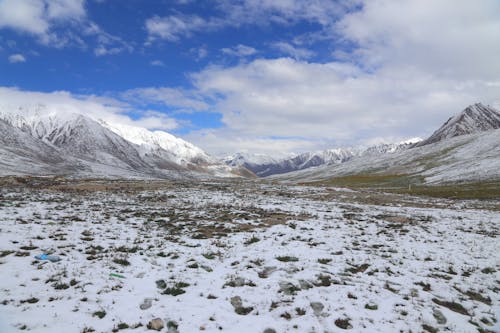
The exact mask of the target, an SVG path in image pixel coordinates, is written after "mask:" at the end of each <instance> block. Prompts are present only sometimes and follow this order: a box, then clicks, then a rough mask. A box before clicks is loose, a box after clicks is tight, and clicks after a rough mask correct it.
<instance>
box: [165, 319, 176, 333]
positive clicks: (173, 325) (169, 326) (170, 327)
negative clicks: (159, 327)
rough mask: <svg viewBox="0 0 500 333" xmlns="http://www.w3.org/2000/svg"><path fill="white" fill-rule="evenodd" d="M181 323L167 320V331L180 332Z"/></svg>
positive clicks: (168, 332)
mask: <svg viewBox="0 0 500 333" xmlns="http://www.w3.org/2000/svg"><path fill="white" fill-rule="evenodd" d="M178 328H179V324H177V322H176V321H173V320H169V321H168V322H167V333H179V331H178Z"/></svg>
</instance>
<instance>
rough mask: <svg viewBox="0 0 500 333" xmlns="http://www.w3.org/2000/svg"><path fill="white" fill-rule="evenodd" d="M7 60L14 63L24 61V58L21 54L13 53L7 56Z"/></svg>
mask: <svg viewBox="0 0 500 333" xmlns="http://www.w3.org/2000/svg"><path fill="white" fill-rule="evenodd" d="M9 62H10V63H11V64H15V63H18V62H26V58H25V57H24V56H23V55H22V54H13V55H11V56H9Z"/></svg>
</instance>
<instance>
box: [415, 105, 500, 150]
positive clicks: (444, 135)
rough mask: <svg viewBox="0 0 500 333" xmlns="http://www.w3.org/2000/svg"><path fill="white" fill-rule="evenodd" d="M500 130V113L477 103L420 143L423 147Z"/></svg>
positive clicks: (449, 120)
mask: <svg viewBox="0 0 500 333" xmlns="http://www.w3.org/2000/svg"><path fill="white" fill-rule="evenodd" d="M499 128H500V111H498V110H496V109H494V108H492V107H491V106H485V105H483V104H481V103H476V104H473V105H470V106H468V107H467V108H465V109H464V110H463V111H462V112H461V113H459V114H457V115H456V116H454V117H451V118H450V119H448V121H446V122H445V123H444V124H443V126H441V127H440V128H439V129H438V130H437V131H435V132H434V133H433V134H432V135H431V136H430V137H429V138H427V139H426V140H423V141H421V142H419V143H418V145H419V146H423V145H426V144H429V143H435V142H438V141H442V140H445V139H450V138H453V137H456V136H460V135H466V134H474V133H478V132H484V131H489V130H494V129H499Z"/></svg>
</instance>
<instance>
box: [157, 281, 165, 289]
mask: <svg viewBox="0 0 500 333" xmlns="http://www.w3.org/2000/svg"><path fill="white" fill-rule="evenodd" d="M156 287H157V288H159V289H165V288H167V283H166V282H165V280H158V281H156Z"/></svg>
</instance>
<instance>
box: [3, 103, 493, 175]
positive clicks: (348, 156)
mask: <svg viewBox="0 0 500 333" xmlns="http://www.w3.org/2000/svg"><path fill="white" fill-rule="evenodd" d="M499 129H500V112H499V111H497V110H495V109H494V108H492V107H490V106H485V105H483V104H480V103H478V104H474V105H471V106H469V107H467V108H465V109H464V110H463V111H462V112H461V113H459V114H458V115H456V116H454V117H451V118H450V119H448V121H446V122H445V123H444V124H443V125H442V126H441V127H440V128H439V129H438V130H436V131H435V132H434V133H433V134H432V135H431V136H430V137H429V138H427V139H425V140H421V139H418V138H416V139H410V140H407V141H404V142H400V143H393V144H380V145H375V146H372V147H368V148H337V149H328V150H324V151H319V152H308V153H302V154H293V155H286V156H282V157H273V156H268V155H262V154H242V153H239V154H235V155H233V156H230V157H227V158H224V159H223V160H222V161H220V160H217V159H216V158H214V157H211V156H209V155H208V154H206V153H205V152H204V151H203V150H202V149H200V148H198V147H196V146H194V145H193V144H191V143H189V142H186V141H184V140H182V139H180V138H177V137H175V136H173V135H171V134H169V133H166V132H164V131H150V130H148V129H145V128H140V127H134V126H128V125H123V124H115V123H111V122H109V121H105V120H102V119H96V118H92V117H89V116H86V115H83V114H80V113H64V112H61V111H58V110H57V109H54V108H49V107H47V106H45V105H43V104H26V105H22V106H15V107H12V106H9V107H7V106H0V176H6V175H37V176H45V175H63V176H68V177H91V178H94V177H124V178H168V179H169V178H195V179H200V178H211V177H240V176H243V177H255V175H257V176H260V177H271V178H272V179H282V180H294V181H316V180H319V179H327V178H330V177H337V176H345V175H351V174H371V173H375V174H377V173H384V172H385V173H387V172H390V173H395V174H401V173H405V174H412V175H418V176H419V177H420V178H419V179H422V177H424V178H425V181H428V182H434V181H437V182H444V181H446V180H447V179H461V177H462V179H469V178H471V179H472V178H477V179H482V178H484V177H490V178H491V177H493V178H494V177H497V178H500V171H499V170H500V145H499V142H500V130H499Z"/></svg>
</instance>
